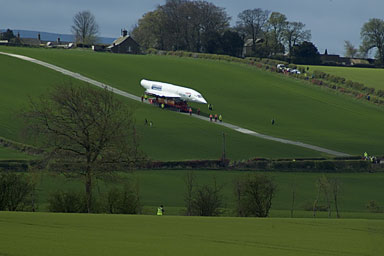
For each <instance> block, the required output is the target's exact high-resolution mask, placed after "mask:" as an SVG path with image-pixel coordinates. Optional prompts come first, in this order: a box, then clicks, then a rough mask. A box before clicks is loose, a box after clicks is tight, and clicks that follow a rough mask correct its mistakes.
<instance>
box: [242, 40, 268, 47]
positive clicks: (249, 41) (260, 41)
mask: <svg viewBox="0 0 384 256" xmlns="http://www.w3.org/2000/svg"><path fill="white" fill-rule="evenodd" d="M262 42H264V39H262V38H257V39H256V41H255V43H256V44H258V43H262ZM244 46H253V39H252V38H251V39H247V40H245V43H244Z"/></svg>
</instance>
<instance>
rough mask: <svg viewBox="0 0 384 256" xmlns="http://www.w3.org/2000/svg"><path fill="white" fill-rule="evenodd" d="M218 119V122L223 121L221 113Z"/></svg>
mask: <svg viewBox="0 0 384 256" xmlns="http://www.w3.org/2000/svg"><path fill="white" fill-rule="evenodd" d="M219 121H220V123H222V122H223V116H222V115H221V114H220V115H219Z"/></svg>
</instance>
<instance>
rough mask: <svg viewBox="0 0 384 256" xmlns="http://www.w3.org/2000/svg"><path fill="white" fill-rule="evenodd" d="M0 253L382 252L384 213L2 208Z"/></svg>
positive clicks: (306, 254) (308, 255)
mask: <svg viewBox="0 0 384 256" xmlns="http://www.w3.org/2000/svg"><path fill="white" fill-rule="evenodd" d="M0 224H1V229H0V241H1V243H0V255H20V256H23V255H26V256H27V255H28V256H34V255H38V256H41V255H57V256H59V255H153V254H156V255H167V256H172V255H175V256H176V255H177V256H179V255H185V256H187V255H236V256H239V255H265V256H271V255H286V256H289V255H292V256H300V255H303V256H311V255H314V256H315V255H316V256H317V255H335V256H336V255H348V256H350V255H367V256H368V255H372V256H376V255H382V254H383V251H384V244H383V241H384V221H383V220H327V219H279V218H274V219H257V218H224V217H222V218H213V217H212V218H202V217H175V216H162V217H157V216H127V215H125V216H124V215H88V214H48V213H10V212H0Z"/></svg>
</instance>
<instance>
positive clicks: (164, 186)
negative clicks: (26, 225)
mask: <svg viewBox="0 0 384 256" xmlns="http://www.w3.org/2000/svg"><path fill="white" fill-rule="evenodd" d="M248 173H250V172H246V171H241V172H240V171H194V175H195V177H196V181H197V183H198V184H199V185H203V184H208V185H212V184H213V181H214V179H216V182H217V184H218V185H219V186H221V187H222V195H223V196H224V203H225V205H224V207H226V208H228V209H229V210H228V211H229V212H226V213H225V214H226V215H231V214H233V213H232V212H231V209H233V208H234V201H235V198H234V185H233V184H234V181H235V179H236V178H238V177H239V176H241V175H245V174H248ZM186 174H187V171H185V170H184V171H183V170H179V171H165V170H162V171H136V172H133V173H130V174H120V178H123V179H122V181H120V182H116V181H114V182H102V181H98V182H97V183H96V184H97V185H96V187H95V193H96V194H98V192H101V193H105V192H106V191H107V190H108V189H109V188H110V187H111V186H122V184H124V180H125V179H127V180H130V181H132V180H133V181H135V182H138V184H139V188H140V197H141V202H142V205H143V206H144V213H146V214H153V213H154V212H155V210H156V207H157V206H158V205H160V204H163V205H164V206H165V207H166V209H167V213H168V214H174V215H179V214H182V210H183V208H184V193H185V182H184V180H185V176H186ZM269 175H271V177H272V178H273V180H274V181H275V182H276V185H277V192H276V196H275V197H274V199H273V202H272V213H271V214H272V216H279V217H289V216H290V212H289V211H290V209H291V202H292V190H293V188H295V204H294V209H295V216H297V217H299V216H301V217H311V214H312V213H311V212H310V211H309V212H304V207H305V206H308V205H310V206H311V205H312V203H313V201H314V200H315V199H316V194H317V187H316V181H317V179H318V178H320V177H321V176H322V175H323V174H321V173H295V172H288V173H284V172H273V173H270V174H269ZM326 176H327V177H329V178H337V179H338V180H339V182H340V184H341V188H342V189H341V192H340V198H339V209H340V211H342V214H341V215H342V217H343V218H344V217H348V218H350V217H354V218H384V215H383V214H376V213H375V214H371V213H369V212H368V210H367V209H366V205H367V203H368V201H370V200H374V201H376V202H377V203H378V204H379V206H381V207H383V206H384V198H383V196H382V195H384V187H383V185H382V184H384V173H343V174H342V173H333V174H326ZM38 180H39V182H38V187H37V191H38V195H39V196H38V199H37V202H38V206H39V210H40V211H46V210H47V201H48V197H49V195H50V194H51V193H53V192H55V191H57V190H62V191H84V185H82V181H81V180H80V179H66V178H65V177H64V176H60V175H53V174H50V173H43V174H42V175H40V177H39V179H38ZM320 201H321V202H320V203H319V204H325V202H324V199H322V200H320ZM310 208H311V207H310ZM333 211H334V208H333ZM353 214H355V215H353ZM323 216H325V214H323ZM332 216H333V217H335V216H336V214H335V212H333V215H332Z"/></svg>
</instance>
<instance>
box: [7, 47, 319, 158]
mask: <svg viewBox="0 0 384 256" xmlns="http://www.w3.org/2000/svg"><path fill="white" fill-rule="evenodd" d="M0 70H2V71H4V74H3V76H2V82H1V83H0V90H1V92H2V93H1V94H0V109H1V111H0V136H2V137H6V138H9V139H13V140H16V141H21V142H25V138H24V137H23V136H21V128H22V126H23V121H22V119H21V116H20V115H19V114H20V111H21V110H23V109H27V108H28V104H29V98H36V97H39V96H40V95H41V94H43V93H45V92H47V91H49V89H50V88H51V87H52V86H53V85H55V84H58V83H74V84H78V85H84V84H85V83H83V82H80V81H78V80H75V79H71V78H69V77H67V76H64V75H62V74H60V73H58V72H55V71H52V70H49V69H47V68H44V67H41V66H39V65H36V64H32V63H28V62H26V61H22V60H18V59H15V58H12V57H8V56H3V55H0ZM20 74H22V75H20ZM123 100H124V101H126V102H127V103H129V104H131V106H132V107H133V108H134V109H135V111H136V114H135V118H136V123H137V127H138V129H137V130H138V131H139V132H140V139H141V144H142V150H143V151H144V152H145V153H147V154H148V156H149V157H150V158H152V159H159V160H179V159H218V158H219V157H220V156H221V152H222V133H223V132H225V133H226V145H227V147H226V151H227V156H228V157H229V158H231V159H246V158H251V157H255V156H262V157H297V156H303V157H304V156H320V155H321V154H320V153H317V152H314V151H311V150H305V149H301V148H299V147H295V146H289V145H281V144H280V143H276V142H269V141H266V140H262V139H257V138H253V137H249V136H248V135H244V134H240V133H238V132H234V131H231V130H229V129H226V128H223V127H219V126H217V125H214V124H210V123H206V122H202V121H200V120H196V119H194V118H190V117H188V116H181V115H178V114H177V113H174V112H168V111H163V110H160V109H158V108H154V107H153V106H148V105H146V104H141V103H136V102H132V101H130V100H127V99H125V98H124V99H123ZM145 118H147V119H148V120H151V121H152V122H153V123H154V125H153V127H149V126H145V125H144V119H145Z"/></svg>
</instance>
